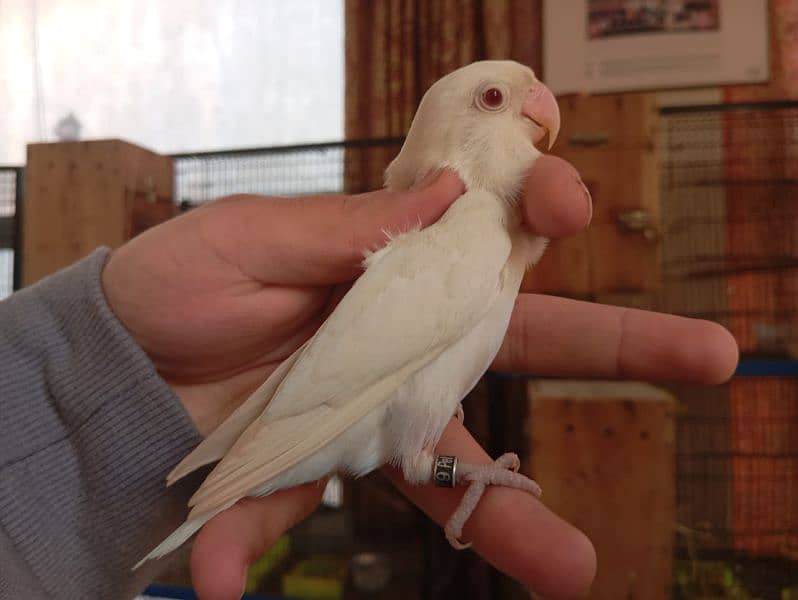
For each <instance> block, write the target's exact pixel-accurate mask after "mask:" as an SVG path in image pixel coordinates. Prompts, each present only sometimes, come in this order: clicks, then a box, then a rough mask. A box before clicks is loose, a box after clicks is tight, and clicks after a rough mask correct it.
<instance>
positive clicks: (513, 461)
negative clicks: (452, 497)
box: [444, 453, 542, 550]
mask: <svg viewBox="0 0 798 600" xmlns="http://www.w3.org/2000/svg"><path fill="white" fill-rule="evenodd" d="M520 466H521V461H519V460H518V456H517V455H515V454H512V453H508V454H503V455H502V456H500V457H499V458H497V459H496V460H495V461H494V462H493V463H491V464H487V465H473V464H468V463H458V464H457V466H456V483H458V484H468V489H467V490H466V492H465V494H464V495H463V499H462V500H461V501H460V506H458V507H457V509H456V510H455V511H454V513H452V516H451V517H449V521H448V522H447V523H446V527H444V532H445V533H446V539H447V540H449V543H450V544H451V545H452V546H454V547H455V548H457V549H458V550H462V549H464V548H470V547H471V544H470V543H467V544H464V543H462V542H461V541H460V536H461V535H462V533H463V526H464V525H465V523H466V521H468V519H469V517H470V516H471V514H472V513H473V512H474V510H475V509H476V507H477V504H479V500H480V499H481V498H482V494H484V493H485V488H486V487H487V486H489V485H500V486H502V487H509V488H513V489H516V490H523V491H525V492H529V493H530V494H533V495H534V496H535V497H537V498H540V496H541V494H542V490H541V489H540V486H539V485H538V484H537V483H535V482H534V481H532V480H531V479H529V478H528V477H526V476H525V475H521V474H520V473H519V472H518V468H519V467H520Z"/></svg>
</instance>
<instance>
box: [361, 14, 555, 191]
mask: <svg viewBox="0 0 798 600" xmlns="http://www.w3.org/2000/svg"><path fill="white" fill-rule="evenodd" d="M540 5H541V2H540V0H533V1H528V0H527V1H521V0H485V1H480V0H373V1H369V0H346V2H345V28H346V34H345V44H346V100H345V111H346V116H345V130H346V139H347V140H374V139H378V140H380V139H385V138H394V139H393V141H383V142H379V143H362V145H360V146H356V147H350V148H348V150H347V153H346V160H345V182H346V189H347V191H350V192H360V191H365V190H369V189H376V188H379V187H382V183H383V171H384V170H385V167H386V166H387V165H388V163H389V162H390V161H391V159H392V158H393V157H394V156H396V154H397V153H398V151H399V148H400V147H401V139H400V138H401V136H403V135H404V134H405V133H406V132H407V129H408V127H409V126H410V122H411V121H412V119H413V114H414V113H415V110H416V106H417V105H418V102H419V100H420V99H421V96H422V95H423V94H424V91H425V90H426V89H427V88H428V87H429V86H430V85H431V84H432V83H433V82H434V81H435V80H437V79H438V78H440V77H441V76H443V75H445V74H446V73H449V72H450V71H453V70H454V69H456V68H458V67H461V66H463V65H465V64H468V63H470V62H473V61H475V60H480V59H483V58H512V59H514V60H517V61H519V62H523V63H525V64H528V65H529V66H531V67H532V68H533V69H536V68H539V64H540V14H541V8H540ZM397 138H399V139H397Z"/></svg>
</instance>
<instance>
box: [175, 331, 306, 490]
mask: <svg viewBox="0 0 798 600" xmlns="http://www.w3.org/2000/svg"><path fill="white" fill-rule="evenodd" d="M307 346H308V342H305V343H304V344H302V345H301V346H300V347H299V348H297V349H296V350H295V351H294V353H293V354H291V356H289V357H288V358H286V359H285V360H284V361H283V362H281V363H280V365H279V366H278V367H277V368H276V369H275V370H274V371H272V374H271V375H269V377H268V378H267V379H266V381H264V382H263V384H262V385H261V386H260V387H259V388H258V389H257V390H255V391H254V392H252V394H251V395H250V396H249V398H247V400H246V401H245V402H244V403H243V404H242V405H241V406H239V407H238V408H237V409H236V410H235V411H233V413H232V414H231V415H230V416H229V417H227V419H225V421H224V422H223V423H222V424H221V425H219V426H218V427H217V428H216V429H214V430H213V431H212V432H211V434H210V435H209V436H208V437H206V438H205V439H204V440H202V442H201V443H200V445H199V446H197V447H196V448H194V450H192V451H191V453H190V454H189V455H188V456H186V457H185V458H184V459H183V460H181V461H180V463H179V464H178V465H177V466H176V467H175V468H174V469H172V472H171V473H169V475H167V477H166V485H172V484H173V483H175V482H176V481H179V480H180V479H182V478H183V477H185V476H186V475H188V474H189V473H192V472H193V471H195V470H196V469H199V468H200V467H202V466H204V465H208V464H210V463H212V462H216V461H217V460H220V459H221V458H222V457H223V456H224V455H225V454H226V453H227V451H228V450H230V448H232V446H233V444H235V442H236V440H237V439H238V438H239V437H240V436H241V434H242V433H243V432H244V430H245V429H246V428H247V427H248V426H249V424H250V423H252V421H254V420H255V419H256V418H257V417H258V415H260V414H261V413H262V412H263V411H264V410H265V409H266V406H267V405H268V404H269V402H270V401H271V399H272V398H273V397H274V393H275V392H276V391H277V388H278V386H279V385H280V383H282V381H283V379H284V378H285V376H286V374H287V373H288V371H289V370H290V369H291V367H293V366H294V363H295V362H296V361H297V359H298V358H299V356H300V354H302V352H303V351H304V349H305V348H307Z"/></svg>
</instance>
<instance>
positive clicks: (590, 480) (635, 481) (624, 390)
mask: <svg viewBox="0 0 798 600" xmlns="http://www.w3.org/2000/svg"><path fill="white" fill-rule="evenodd" d="M528 394H529V397H530V400H529V405H530V410H529V416H528V421H527V429H528V432H529V434H528V435H529V438H530V449H531V459H530V460H527V461H522V464H525V465H528V466H527V467H526V468H528V469H529V471H530V473H529V474H530V475H531V476H532V477H534V478H535V479H537V481H538V482H539V483H540V484H541V485H542V487H543V499H544V502H545V503H546V505H547V506H549V507H550V508H551V509H552V510H554V511H555V512H556V513H558V514H559V515H561V516H562V517H563V518H565V519H566V520H568V521H570V522H571V523H573V524H574V525H576V526H577V527H578V528H580V529H581V530H582V531H584V532H585V533H586V534H587V535H588V536H589V537H590V539H591V540H592V541H593V544H594V545H595V547H596V552H597V554H598V565H599V566H598V574H597V577H596V581H595V584H594V586H593V592H592V594H591V596H590V597H591V598H607V599H612V600H615V599H617V598H627V599H633V598H639V599H646V600H649V599H655V598H670V587H671V560H672V556H671V555H672V551H673V526H674V400H673V398H672V397H671V396H670V395H669V394H668V393H667V392H665V391H662V390H660V389H658V388H655V387H653V386H650V385H647V384H642V383H635V382H600V381H585V382H582V381H535V382H532V383H530V384H529V386H528Z"/></svg>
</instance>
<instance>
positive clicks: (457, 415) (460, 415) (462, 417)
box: [454, 402, 465, 424]
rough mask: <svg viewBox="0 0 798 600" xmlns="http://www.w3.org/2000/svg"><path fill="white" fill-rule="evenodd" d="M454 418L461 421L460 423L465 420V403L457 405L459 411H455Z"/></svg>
mask: <svg viewBox="0 0 798 600" xmlns="http://www.w3.org/2000/svg"><path fill="white" fill-rule="evenodd" d="M454 418H455V419H457V420H458V421H460V423H461V424H462V423H464V422H465V411H463V403H462V402H461V403H460V404H458V405H457V411H455V413H454Z"/></svg>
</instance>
